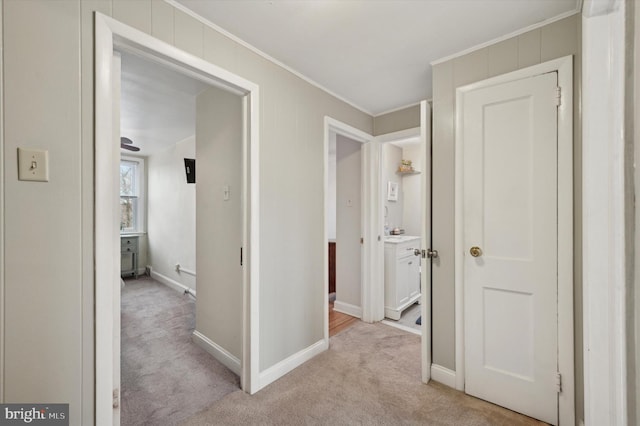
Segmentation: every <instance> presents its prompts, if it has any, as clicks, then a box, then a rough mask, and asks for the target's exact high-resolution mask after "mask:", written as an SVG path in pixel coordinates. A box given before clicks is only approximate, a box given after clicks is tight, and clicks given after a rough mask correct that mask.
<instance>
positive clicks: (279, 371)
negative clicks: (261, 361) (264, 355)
mask: <svg viewBox="0 0 640 426" xmlns="http://www.w3.org/2000/svg"><path fill="white" fill-rule="evenodd" d="M327 349H329V342H328V341H327V340H324V339H323V340H319V341H317V342H316V343H314V344H313V345H311V346H309V347H308V348H305V349H303V350H301V351H300V352H298V353H295V354H293V355H291V356H290V357H288V358H286V359H284V360H282V361H280V362H279V363H277V364H276V365H274V366H273V367H269V368H267V369H266V370H264V371H263V372H261V373H260V378H259V380H260V382H259V386H258V390H259V389H262V388H264V387H265V386H268V385H269V384H271V383H273V382H275V381H276V380H278V379H279V378H280V377H282V376H284V375H285V374H287V373H288V372H290V371H291V370H293V369H294V368H296V367H299V366H300V365H302V364H304V363H305V362H307V361H309V360H310V359H311V358H313V357H314V356H316V355H318V354H320V353H321V352H324V351H326V350H327Z"/></svg>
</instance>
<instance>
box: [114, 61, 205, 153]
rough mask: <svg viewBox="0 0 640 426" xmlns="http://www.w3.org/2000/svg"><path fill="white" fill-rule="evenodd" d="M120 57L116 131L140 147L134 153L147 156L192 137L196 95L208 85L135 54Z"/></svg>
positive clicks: (194, 128)
mask: <svg viewBox="0 0 640 426" xmlns="http://www.w3.org/2000/svg"><path fill="white" fill-rule="evenodd" d="M121 57H122V68H121V74H122V77H121V81H122V86H121V90H120V134H121V136H125V137H128V138H129V139H131V140H132V141H133V144H134V145H135V146H137V147H139V148H140V152H138V153H137V154H134V155H143V156H147V155H151V154H153V153H155V152H157V151H159V150H162V149H165V148H167V147H169V146H171V145H175V144H176V142H180V141H182V140H184V139H186V138H188V137H190V136H193V135H194V134H195V133H196V115H195V114H196V96H197V95H198V93H200V92H202V91H203V90H205V89H206V88H207V87H208V86H207V85H206V84H204V83H202V82H200V81H198V80H195V79H193V78H190V77H187V76H185V75H182V74H180V73H178V72H176V71H174V70H172V69H169V68H166V67H164V66H162V65H159V64H156V63H154V62H151V61H149V60H146V59H143V58H140V57H138V56H135V55H132V54H129V53H124V52H123V53H121ZM121 153H122V154H128V153H130V151H126V150H121Z"/></svg>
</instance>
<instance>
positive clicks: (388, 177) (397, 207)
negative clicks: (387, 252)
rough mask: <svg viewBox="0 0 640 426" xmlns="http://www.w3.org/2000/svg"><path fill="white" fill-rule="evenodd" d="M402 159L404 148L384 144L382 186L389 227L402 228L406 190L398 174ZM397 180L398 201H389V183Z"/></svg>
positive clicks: (386, 220) (386, 219)
mask: <svg viewBox="0 0 640 426" xmlns="http://www.w3.org/2000/svg"><path fill="white" fill-rule="evenodd" d="M401 161H402V149H401V148H399V147H397V146H395V145H392V144H390V143H383V144H382V185H383V186H382V187H383V191H384V195H383V199H384V206H385V207H386V209H385V214H386V218H385V223H386V224H388V225H389V229H393V228H396V227H397V228H402V226H403V224H402V221H403V210H404V204H403V203H404V201H403V200H404V192H403V187H402V184H403V182H402V176H400V175H399V174H397V173H396V172H397V170H398V166H399V165H400V163H401ZM389 181H391V182H395V183H397V184H398V201H389V200H388V199H387V183H388V182H389Z"/></svg>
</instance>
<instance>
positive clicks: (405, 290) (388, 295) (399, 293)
mask: <svg viewBox="0 0 640 426" xmlns="http://www.w3.org/2000/svg"><path fill="white" fill-rule="evenodd" d="M416 249H420V237H412V236H404V235H397V236H396V235H394V236H388V237H385V239H384V316H385V317H387V318H391V319H393V320H399V319H400V316H401V315H402V311H404V310H405V309H406V308H408V307H409V306H411V305H413V304H414V303H415V302H416V301H418V300H419V299H420V256H418V255H416V254H415V250H416Z"/></svg>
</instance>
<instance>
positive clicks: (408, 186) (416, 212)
mask: <svg viewBox="0 0 640 426" xmlns="http://www.w3.org/2000/svg"><path fill="white" fill-rule="evenodd" d="M402 158H403V159H405V160H411V161H412V162H413V168H414V169H415V170H417V171H420V172H422V171H423V170H424V159H423V158H420V145H419V144H415V145H407V146H404V147H403V148H402ZM421 179H422V178H421V176H420V175H419V174H414V175H404V176H403V177H402V193H403V197H402V225H403V227H404V230H405V234H406V235H418V236H420V235H422V224H421V222H422V218H421V216H422V209H423V206H422V205H420V200H421V199H422V195H421V194H420V189H421V188H420V184H421ZM425 202H429V200H425Z"/></svg>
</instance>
